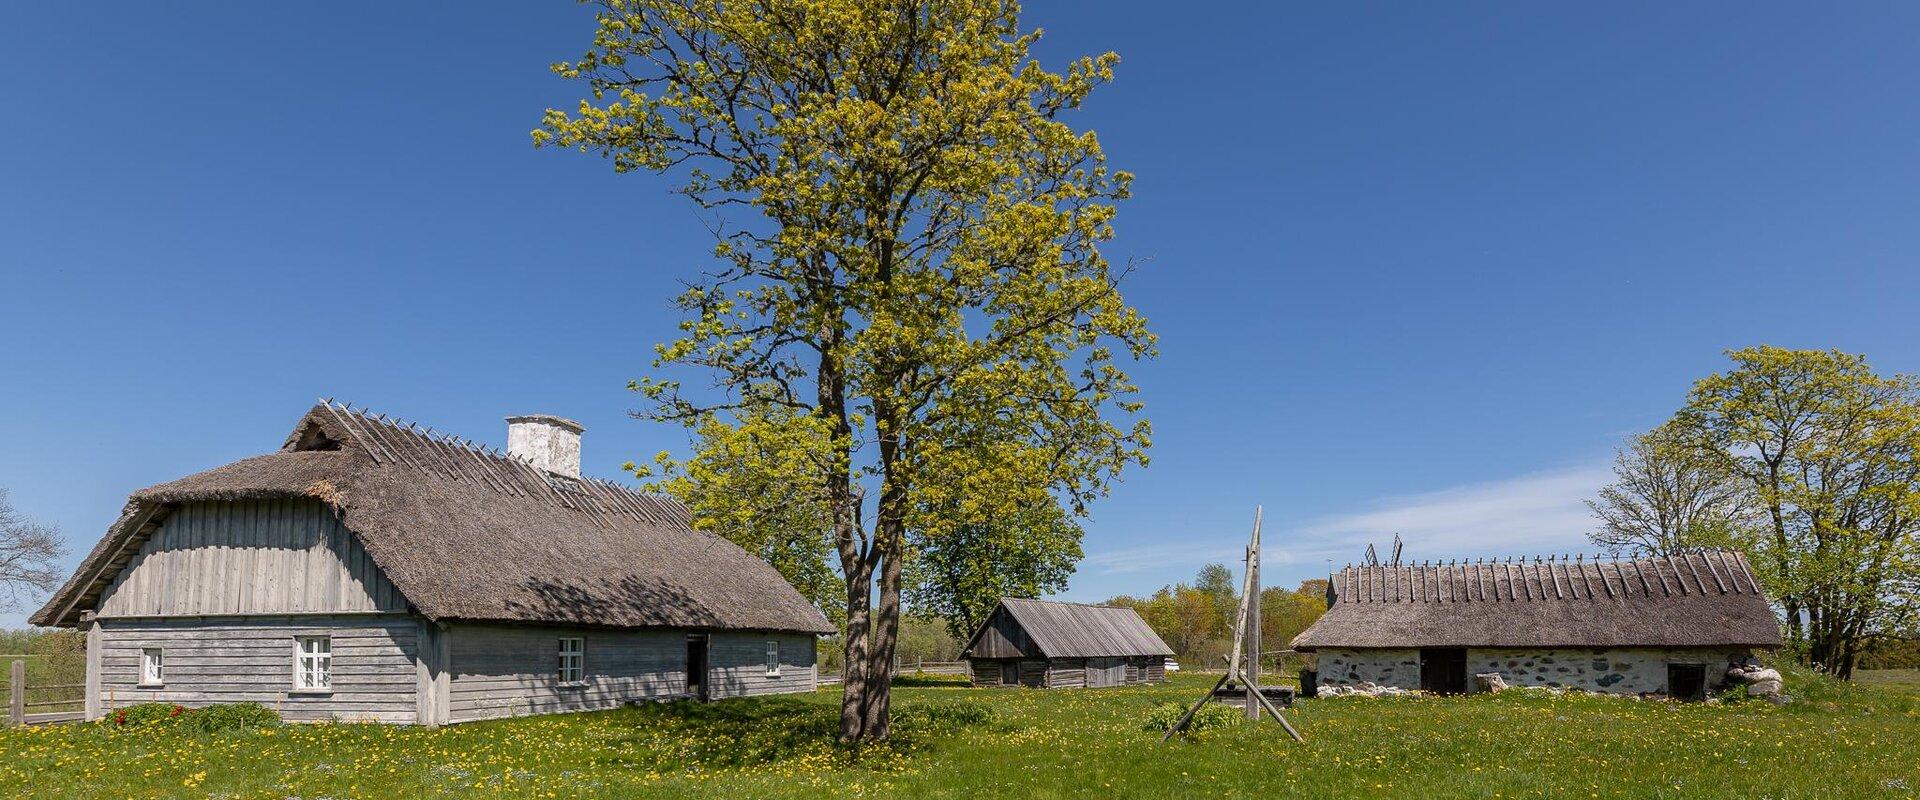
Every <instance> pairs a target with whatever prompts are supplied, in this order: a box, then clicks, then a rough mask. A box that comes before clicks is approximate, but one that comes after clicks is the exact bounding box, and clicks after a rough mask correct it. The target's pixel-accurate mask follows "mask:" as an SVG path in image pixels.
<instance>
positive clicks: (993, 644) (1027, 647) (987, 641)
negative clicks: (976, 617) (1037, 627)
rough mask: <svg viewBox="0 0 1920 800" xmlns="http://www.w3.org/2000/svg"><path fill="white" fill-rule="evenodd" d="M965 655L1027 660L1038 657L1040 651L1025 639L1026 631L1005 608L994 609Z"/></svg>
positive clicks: (1030, 640)
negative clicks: (1026, 658)
mask: <svg viewBox="0 0 1920 800" xmlns="http://www.w3.org/2000/svg"><path fill="white" fill-rule="evenodd" d="M967 655H969V656H971V657H975V658H1020V657H1022V656H1026V657H1029V658H1032V657H1035V656H1038V655H1040V649H1039V648H1038V647H1035V646H1034V645H1033V640H1032V639H1030V638H1028V637H1027V632H1026V630H1024V629H1022V628H1021V627H1020V623H1019V622H1017V621H1015V620H1014V618H1013V615H1012V614H1008V613H1007V610H1006V608H1004V607H1002V608H996V609H994V611H993V616H991V617H989V618H987V624H986V625H985V626H984V627H983V629H982V630H981V631H980V638H979V639H977V640H975V641H974V643H973V647H972V648H971V649H970V650H968V651H967Z"/></svg>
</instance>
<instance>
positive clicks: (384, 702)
mask: <svg viewBox="0 0 1920 800" xmlns="http://www.w3.org/2000/svg"><path fill="white" fill-rule="evenodd" d="M509 423H510V427H509V434H508V443H509V444H508V451H507V452H504V453H503V452H500V451H497V450H493V449H491V448H486V447H481V446H478V445H475V444H472V443H470V442H467V441H465V440H460V439H456V438H453V437H448V436H443V435H436V434H432V433H430V432H429V431H426V430H423V429H421V428H419V427H417V426H414V425H403V424H400V423H398V422H397V421H395V420H391V419H388V418H385V417H383V416H376V415H373V414H370V413H367V412H365V411H362V410H357V409H351V408H349V407H346V406H341V405H337V404H334V403H330V402H328V403H322V404H320V405H317V406H315V407H314V408H313V409H312V410H310V411H308V412H307V414H306V415H305V416H304V417H302V418H301V420H300V422H299V423H298V424H297V425H296V426H295V428H294V430H293V432H292V434H291V435H290V436H288V438H287V440H286V442H285V444H284V445H283V446H282V447H281V448H280V450H279V451H278V452H274V453H270V454H268V455H263V456H258V457H255V458H249V459H245V460H242V461H238V462H235V463H232V464H228V465H226V466H222V467H218V468H215V469H212V470H208V471H206V472H202V473H199V474H197V475H192V476H188V477H186V478H182V479H180V480H177V481H173V482H170V483H164V484H160V485H158V486H154V487H151V488H147V489H142V490H140V491H137V492H135V493H134V494H133V495H132V497H131V498H130V499H129V501H128V503H127V506H126V508H125V510H124V511H123V512H122V514H121V517H120V519H119V521H117V522H116V523H114V525H113V526H112V527H111V528H110V529H109V530H108V532H107V535H106V536H105V538H103V539H101V541H100V543H99V544H98V545H97V546H95V547H94V549H93V551H92V552H91V553H90V554H89V555H88V556H87V558H86V559H85V560H84V561H83V562H82V563H81V565H80V567H79V569H78V570H77V571H76V572H75V574H74V576H73V577H72V579H70V580H69V581H68V582H67V583H66V585H64V586H63V587H61V589H60V590H59V591H58V592H56V593H55V594H54V596H53V598H52V599H51V601H50V602H48V603H47V605H46V607H45V608H42V609H41V610H40V611H39V612H38V613H37V614H35V615H34V616H33V622H34V623H35V624H39V625H58V626H65V627H81V628H85V629H86V630H88V632H89V642H88V675H87V700H88V702H87V710H88V713H89V715H90V716H98V715H99V714H100V713H102V712H103V711H104V710H106V709H109V708H112V707H114V706H119V705H127V704H132V703H140V702H149V701H165V702H179V703H184V704H205V703H213V702H231V701H241V700H252V701H259V702H263V703H266V704H268V705H272V706H275V707H278V708H281V709H282V711H283V713H285V714H286V715H287V716H289V717H291V718H354V719H378V720H385V721H395V722H421V723H428V724H436V723H442V722H457V721H461V720H467V719H479V718H484V717H496V716H512V715H519V714H529V713H542V712H549V711H563V710H579V709H588V708H602V707H608V706H612V705H618V704H620V703H622V702H626V701H628V700H632V699H638V698H645V697H667V696H680V695H694V696H702V697H718V696H727V695H738V694H757V693H764V692H778V691H805V690H810V689H812V688H813V687H814V684H815V675H814V637H815V635H817V634H823V633H829V632H831V631H832V630H833V628H832V626H831V625H830V624H828V622H827V620H826V618H825V617H824V616H822V615H821V614H820V612H819V611H818V610H817V609H815V608H814V607H813V606H812V605H811V604H809V603H808V602H807V601H806V599H805V598H803V597H801V596H800V594H799V592H797V591H795V590H794V589H793V587H792V586H790V585H789V584H788V583H787V582H786V581H785V580H784V579H782V578H781V577H780V575H779V573H777V572H776V571H774V569H773V568H772V567H770V566H769V565H767V563H766V562H764V561H762V560H761V559H759V558H757V557H755V556H754V555H753V554H751V553H748V552H746V551H744V550H742V549H741V548H739V547H738V546H736V545H734V544H733V543H731V542H729V541H727V540H726V539H724V538H721V537H719V536H715V535H713V534H710V533H705V532H701V531H696V530H694V529H693V528H692V527H690V525H689V524H688V522H689V520H688V514H687V511H686V509H685V508H683V507H682V506H680V505H679V504H678V503H676V502H674V501H672V500H669V499H666V498H661V497H655V496H650V495H645V494H641V493H638V492H634V491H632V490H629V489H626V488H623V487H620V486H618V485H615V484H612V483H607V482H603V481H598V480H593V479H589V478H583V477H581V475H580V434H581V428H580V426H579V425H577V424H575V423H573V422H570V421H568V420H565V419H562V418H559V417H549V416H539V415H536V416H527V417H513V418H510V419H509Z"/></svg>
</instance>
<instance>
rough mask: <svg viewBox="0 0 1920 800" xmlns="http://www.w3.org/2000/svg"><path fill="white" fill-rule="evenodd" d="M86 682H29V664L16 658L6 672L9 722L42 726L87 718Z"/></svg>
mask: <svg viewBox="0 0 1920 800" xmlns="http://www.w3.org/2000/svg"><path fill="white" fill-rule="evenodd" d="M86 691H87V685H86V684H84V683H43V684H33V685H29V684H28V683H27V662H26V661H25V660H22V659H14V660H13V665H12V667H11V668H10V669H9V670H8V671H7V722H8V723H9V724H13V725H41V724H46V723H50V722H72V721H75V720H79V719H84V718H85V717H86V708H85V706H86Z"/></svg>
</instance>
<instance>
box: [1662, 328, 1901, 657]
mask: <svg viewBox="0 0 1920 800" xmlns="http://www.w3.org/2000/svg"><path fill="white" fill-rule="evenodd" d="M1729 356H1731V357H1732V359H1733V361H1734V368H1733V369H1731V370H1729V371H1727V372H1724V373H1720V374H1717V375H1712V376H1709V377H1707V378H1704V379H1702V380H1701V381H1699V382H1698V383H1696V384H1695V385H1694V387H1693V391H1692V392H1691V394H1690V395H1689V396H1688V402H1687V405H1686V407H1685V408H1683V409H1682V410H1681V412H1680V413H1679V415H1678V416H1677V417H1676V418H1675V420H1674V422H1673V423H1671V427H1672V428H1673V429H1674V431H1675V432H1676V433H1677V435H1679V436H1682V437H1684V438H1685V440H1686V441H1689V442H1691V443H1692V445H1693V446H1694V447H1695V448H1696V449H1697V451H1698V453H1700V454H1701V455H1703V456H1705V457H1708V458H1711V459H1715V460H1717V461H1718V462H1719V468H1721V469H1724V470H1726V471H1727V472H1729V473H1731V474H1733V475H1736V476H1738V477H1739V479H1740V480H1741V481H1743V482H1744V483H1746V484H1747V485H1748V486H1749V487H1750V488H1751V490H1752V491H1753V494H1754V497H1755V502H1756V503H1757V505H1758V506H1759V509H1760V515H1761V517H1762V522H1761V524H1760V525H1759V529H1758V531H1757V533H1756V534H1755V535H1752V536H1751V537H1748V539H1747V541H1746V546H1747V548H1748V550H1749V552H1750V553H1752V554H1753V556H1754V559H1753V560H1754V561H1755V564H1756V566H1757V567H1758V568H1759V569H1761V570H1762V571H1763V572H1764V573H1765V575H1766V577H1767V580H1768V583H1769V584H1770V586H1771V588H1772V590H1773V592H1774V595H1775V596H1776V597H1777V598H1778V600H1779V602H1780V604H1781V606H1782V609H1783V610H1784V611H1785V616H1786V625H1787V630H1788V633H1789V637H1790V639H1791V640H1792V643H1793V644H1794V645H1795V646H1796V648H1797V649H1799V651H1800V652H1801V653H1803V654H1804V657H1805V658H1807V659H1808V660H1809V661H1810V662H1812V663H1813V664H1816V665H1818V666H1819V667H1821V668H1822V669H1825V670H1827V671H1830V672H1833V673H1836V674H1838V675H1840V676H1842V677H1850V676H1851V674H1852V671H1853V668H1854V665H1855V664H1856V663H1857V662H1858V660H1859V657H1860V655H1861V652H1862V648H1863V646H1864V645H1865V644H1866V643H1867V642H1868V641H1869V640H1870V639H1871V638H1872V637H1873V636H1875V635H1878V634H1881V633H1884V632H1886V631H1892V630H1898V629H1900V628H1902V627H1904V626H1905V625H1908V624H1910V622H1911V615H1912V614H1913V611H1914V602H1915V599H1916V594H1915V592H1916V590H1917V589H1920V387H1916V384H1915V382H1914V380H1913V379H1911V378H1907V377H1904V376H1894V377H1888V376H1882V375H1879V374H1877V373H1875V372H1874V371H1873V369H1872V368H1871V367H1870V366H1869V365H1868V364H1867V361H1866V359H1865V358H1863V357H1861V356H1857V355H1851V354H1847V353H1840V352H1833V351H1822V350H1788V349H1783V348H1777V347H1757V348H1750V349H1745V350H1736V351H1733V352H1731V353H1729Z"/></svg>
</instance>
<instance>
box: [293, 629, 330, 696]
mask: <svg viewBox="0 0 1920 800" xmlns="http://www.w3.org/2000/svg"><path fill="white" fill-rule="evenodd" d="M294 642H295V643H296V644H295V649H294V655H293V688H294V689H296V690H299V691H303V692H324V691H328V690H330V689H332V688H333V639H332V638H331V637H327V636H300V637H296V638H295V639H294Z"/></svg>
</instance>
